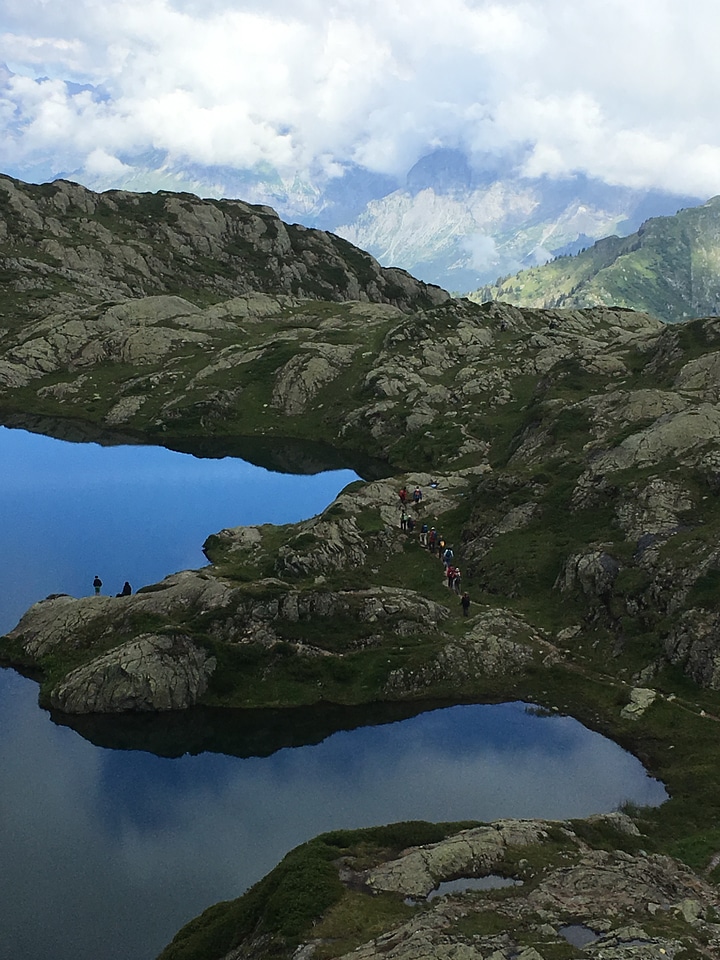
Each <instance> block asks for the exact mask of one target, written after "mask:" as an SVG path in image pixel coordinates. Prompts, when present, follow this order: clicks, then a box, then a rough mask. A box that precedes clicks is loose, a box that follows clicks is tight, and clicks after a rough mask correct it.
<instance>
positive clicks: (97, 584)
mask: <svg viewBox="0 0 720 960" xmlns="http://www.w3.org/2000/svg"><path fill="white" fill-rule="evenodd" d="M93 586H94V587H95V595H96V596H97V594H99V593H100V587H101V586H102V580H101V579H100V577H99V576H98V575H97V574H95V579H94V580H93Z"/></svg>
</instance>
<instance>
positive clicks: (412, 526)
mask: <svg viewBox="0 0 720 960" xmlns="http://www.w3.org/2000/svg"><path fill="white" fill-rule="evenodd" d="M414 529H415V520H414V518H413V517H408V518H407V531H408V533H412V532H413V530H414Z"/></svg>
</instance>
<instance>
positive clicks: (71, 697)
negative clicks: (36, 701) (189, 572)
mask: <svg viewBox="0 0 720 960" xmlns="http://www.w3.org/2000/svg"><path fill="white" fill-rule="evenodd" d="M215 666H216V663H215V660H214V658H212V657H208V655H207V653H206V652H205V651H204V650H201V649H200V648H198V647H196V646H195V645H194V644H193V643H192V641H191V640H190V639H188V638H187V637H183V636H158V635H156V634H142V635H141V636H139V637H136V638H135V639H134V640H129V641H128V642H127V643H123V644H121V645H120V646H119V647H115V649H114V650H110V651H108V653H106V654H103V655H102V656H100V657H96V658H95V659H94V660H91V661H90V663H86V664H85V665H84V666H82V667H79V668H78V669H77V670H73V671H72V672H71V673H69V674H68V675H67V676H66V677H65V679H64V680H63V681H62V682H61V683H59V684H58V685H57V686H56V687H55V689H54V690H53V691H52V692H51V694H50V703H51V706H53V707H54V708H55V709H57V710H62V711H63V712H64V713H126V712H130V711H136V710H185V709H187V708H188V707H191V706H193V705H194V704H195V703H197V701H198V699H199V698H200V697H201V696H202V694H203V693H204V692H205V690H206V689H207V684H208V680H209V678H210V676H211V675H212V673H213V671H214V669H215Z"/></svg>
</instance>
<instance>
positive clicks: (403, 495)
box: [398, 485, 407, 507]
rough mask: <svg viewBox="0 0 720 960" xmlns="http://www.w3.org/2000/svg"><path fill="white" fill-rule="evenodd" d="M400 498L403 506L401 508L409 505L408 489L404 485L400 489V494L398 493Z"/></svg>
mask: <svg viewBox="0 0 720 960" xmlns="http://www.w3.org/2000/svg"><path fill="white" fill-rule="evenodd" d="M398 496H399V497H400V504H401V506H403V507H404V506H405V504H406V503H407V489H406V488H405V486H404V485H403V486H402V487H400V490H399V492H398Z"/></svg>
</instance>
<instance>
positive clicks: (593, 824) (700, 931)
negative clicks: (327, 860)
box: [161, 814, 720, 960]
mask: <svg viewBox="0 0 720 960" xmlns="http://www.w3.org/2000/svg"><path fill="white" fill-rule="evenodd" d="M366 833H370V832H369V831H366ZM371 837H372V834H370V836H369V837H368V840H366V841H365V843H366V846H365V848H364V849H363V853H364V852H365V850H366V849H367V846H369V844H370V842H371ZM601 838H602V839H601ZM322 839H323V838H318V841H317V842H321V841H322ZM332 839H333V841H334V842H338V841H339V840H341V836H338V835H333V837H332ZM361 839H362V838H361V837H358V838H357V840H361ZM611 839H612V842H613V843H614V845H615V848H614V849H606V848H604V847H603V845H602V844H603V841H604V843H605V844H607V843H608V842H609V841H611ZM598 841H600V843H598ZM641 844H642V840H641V837H640V835H639V833H638V830H637V827H636V826H635V825H634V824H633V822H632V821H631V820H630V819H629V818H627V817H625V816H623V815H622V814H610V815H604V816H596V817H590V818H589V819H588V820H586V821H584V822H579V821H573V822H568V821H546V820H526V821H518V820H500V821H497V822H495V823H492V824H483V825H479V826H476V827H472V828H470V829H466V830H463V831H462V832H459V833H451V834H450V835H449V836H447V837H446V838H445V839H443V840H441V841H439V842H436V843H431V844H424V845H422V846H417V847H411V848H408V849H406V850H404V851H402V852H401V853H400V855H399V856H397V857H395V858H394V859H389V860H388V859H386V858H384V860H383V862H381V863H379V864H377V865H376V866H373V867H370V868H369V869H362V868H360V869H358V868H357V867H356V855H355V853H354V851H353V849H352V843H350V846H351V850H350V852H348V853H346V854H345V855H344V856H343V857H342V858H340V859H339V860H338V861H337V864H336V866H337V869H338V873H339V877H340V879H341V881H342V884H343V885H344V887H345V888H346V891H347V892H346V894H345V895H344V897H343V898H342V899H341V900H340V904H338V905H336V906H334V907H333V908H332V909H330V910H328V911H327V914H328V918H329V919H328V920H327V922H326V918H325V916H321V917H315V918H314V920H313V922H312V924H308V926H307V928H306V931H305V933H306V936H305V937H303V936H302V933H301V934H300V936H299V939H300V943H299V944H298V945H296V944H295V943H287V942H285V943H284V942H283V938H282V937H281V936H271V935H268V934H266V935H265V937H264V938H262V939H260V938H258V937H257V936H256V935H254V932H253V930H252V929H250V928H249V926H246V927H245V929H240V930H237V932H236V939H235V940H234V944H233V946H232V947H231V948H230V950H229V951H227V952H225V953H224V960H231V958H232V960H239V958H240V957H244V956H251V955H263V956H269V955H271V953H272V955H274V956H281V957H290V956H292V957H294V958H295V960H298V958H301V957H302V958H304V960H311V958H313V957H320V956H327V955H332V956H338V957H341V958H342V960H350V958H354V960H358V958H362V960H380V958H388V957H389V958H392V960H421V958H427V960H448V958H463V960H519V958H522V960H554V958H556V957H558V956H563V957H564V956H568V957H569V956H576V955H577V956H580V955H581V952H582V955H583V956H589V957H597V958H598V960H600V958H603V960H653V958H657V957H678V958H679V957H681V956H692V955H695V956H708V957H710V956H714V955H715V954H716V952H717V951H718V949H720V924H718V922H717V916H718V913H717V911H718V908H719V907H720V898H719V897H718V892H717V889H716V887H715V886H714V885H713V884H710V883H708V882H707V881H705V880H703V879H702V878H701V877H700V876H698V875H697V874H695V873H693V872H692V871H691V870H690V869H688V868H687V867H686V866H685V865H684V864H682V863H680V862H678V861H677V860H674V859H672V858H671V857H667V856H662V855H657V854H649V853H647V852H645V851H644V850H643V849H642V846H641ZM296 852H297V851H296ZM360 856H361V857H362V853H361V854H360ZM292 857H293V854H291V855H290V856H289V857H288V858H286V863H287V862H288V861H289V860H291V858H292ZM272 878H273V875H272V874H270V876H269V877H268V878H267V879H266V881H263V883H266V882H267V884H268V886H267V887H266V888H265V889H268V890H272V889H273V887H272ZM478 878H486V880H487V883H486V885H485V887H481V886H480V885H479V884H477V880H478ZM451 881H452V883H451ZM444 888H448V889H447V890H446V889H444ZM261 890H262V884H261V885H260V887H259V888H258V889H257V891H256V893H255V911H256V914H255V915H257V913H258V912H260V910H261V909H262V901H261V902H260V904H258V899H259V897H258V894H260V896H262V893H261ZM380 897H384V898H385V900H384V903H385V909H386V910H387V911H388V912H389V911H390V907H389V904H390V903H391V902H392V901H393V899H394V900H395V902H396V903H397V904H398V906H397V907H396V917H397V919H396V922H395V923H394V924H391V925H390V926H389V929H385V930H384V931H383V932H382V933H380V934H377V932H375V931H374V930H373V924H372V922H368V921H367V920H366V915H365V914H364V912H363V903H362V901H363V900H364V899H365V898H367V899H368V900H370V899H373V898H380ZM403 900H404V901H405V909H404V912H402V911H401V909H400V904H402V902H403ZM241 905H242V899H241V900H240V901H236V903H235V904H232V903H231V904H227V905H224V910H225V911H227V913H228V915H229V914H231V913H232V912H233V911H234V910H235V911H236V912H235V915H237V916H243V913H242V912H241V911H237V906H241ZM341 909H342V910H344V912H343V914H342V915H343V916H345V917H346V918H348V926H347V927H346V929H345V930H344V931H343V932H344V936H342V937H338V927H337V925H336V924H334V923H333V922H332V919H331V918H332V914H333V911H340V910H341ZM350 918H352V919H350ZM204 920H205V923H206V924H208V925H209V926H212V924H213V923H216V924H221V923H222V920H223V907H221V906H220V905H219V906H218V907H217V908H216V913H215V915H214V916H213V917H212V918H211V917H210V916H209V915H206V917H205V918H204ZM196 929H197V928H196ZM226 929H227V928H226ZM194 936H195V931H194V930H193V928H192V927H190V926H189V927H188V928H186V929H185V930H184V931H181V932H180V933H179V934H178V937H177V938H176V941H174V943H173V944H171V945H170V947H168V948H167V950H166V951H165V952H164V953H163V954H162V955H161V960H171V958H173V957H174V956H179V955H180V954H176V953H175V952H174V949H173V948H174V946H175V945H177V946H178V948H180V946H181V945H182V948H183V949H184V950H186V951H187V950H188V949H190V950H192V946H193V941H194ZM225 936H226V940H227V941H228V942H227V946H230V942H231V940H232V938H231V937H228V936H227V934H226V935H225ZM577 938H580V939H577ZM580 946H581V947H582V951H581V952H580V951H578V948H579V947H580Z"/></svg>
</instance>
